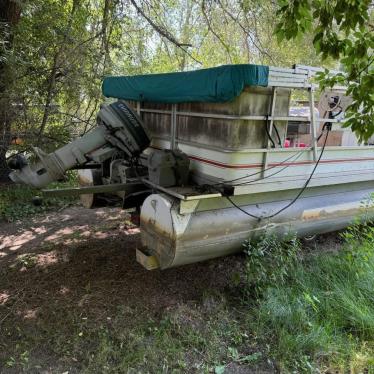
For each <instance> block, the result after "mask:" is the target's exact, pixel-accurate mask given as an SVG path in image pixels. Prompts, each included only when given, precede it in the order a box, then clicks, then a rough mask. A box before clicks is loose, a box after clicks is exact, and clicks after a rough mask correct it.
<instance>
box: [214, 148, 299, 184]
mask: <svg viewBox="0 0 374 374" xmlns="http://www.w3.org/2000/svg"><path fill="white" fill-rule="evenodd" d="M304 152H306V150H302V151H299V152H297V153H295V154H293V155H292V156H290V157H288V158H286V159H285V160H283V161H281V162H280V163H278V164H277V165H274V166H270V167H269V168H266V169H264V170H260V171H257V172H256V173H252V174H247V175H245V176H244V177H239V178H235V179H231V180H224V181H222V182H218V183H213V184H211V185H210V186H219V185H222V184H227V183H232V182H236V181H238V180H241V179H245V178H249V177H253V176H255V175H258V174H261V173H264V172H266V171H268V170H271V169H274V168H277V167H279V166H281V165H283V164H284V163H285V162H287V161H289V160H291V159H292V158H294V157H295V156H297V157H296V160H297V159H298V158H299V157H300V156H301V154H302V153H304ZM259 180H261V179H256V181H259Z"/></svg>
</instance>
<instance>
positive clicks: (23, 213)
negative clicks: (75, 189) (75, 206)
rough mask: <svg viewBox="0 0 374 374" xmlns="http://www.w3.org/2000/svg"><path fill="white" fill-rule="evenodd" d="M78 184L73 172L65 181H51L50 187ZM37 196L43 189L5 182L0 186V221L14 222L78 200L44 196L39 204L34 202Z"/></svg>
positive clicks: (40, 194)
mask: <svg viewBox="0 0 374 374" xmlns="http://www.w3.org/2000/svg"><path fill="white" fill-rule="evenodd" d="M76 185H77V180H76V174H74V173H73V172H71V173H70V174H68V179H67V180H66V181H65V182H56V183H51V184H50V185H49V186H48V188H57V187H58V188H62V187H72V186H76ZM35 196H42V193H41V191H39V190H36V189H35V188H32V187H29V186H26V185H20V184H5V185H2V186H0V222H1V221H6V222H14V221H17V220H20V219H22V218H26V217H29V216H32V215H35V214H40V213H43V212H47V211H51V210H53V209H59V208H62V207H65V206H68V205H70V204H72V203H73V202H75V201H76V197H59V198H43V203H42V204H41V205H40V206H37V205H35V204H34V203H33V198H34V197H35Z"/></svg>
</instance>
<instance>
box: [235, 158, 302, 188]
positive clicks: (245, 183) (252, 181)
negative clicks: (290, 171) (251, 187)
mask: <svg viewBox="0 0 374 374" xmlns="http://www.w3.org/2000/svg"><path fill="white" fill-rule="evenodd" d="M296 154H297V153H296ZM301 155H302V152H299V155H298V156H297V157H296V158H295V159H294V160H293V161H296V160H298V159H299V158H300V156H301ZM278 166H279V165H277V166H275V167H278ZM289 167H290V165H286V166H285V167H283V168H282V169H280V170H277V171H276V172H275V173H273V174H269V175H266V176H264V177H262V178H260V179H253V180H251V181H247V182H243V183H238V184H233V185H232V186H235V187H236V186H246V185H248V184H251V183H254V182H259V181H262V180H264V179H267V178H270V177H273V176H274V175H277V174H279V173H281V172H282V171H283V170H286V169H287V168H289ZM266 170H269V169H266ZM266 170H265V171H266Z"/></svg>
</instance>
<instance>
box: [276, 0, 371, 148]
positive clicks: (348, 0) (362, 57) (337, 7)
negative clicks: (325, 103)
mask: <svg viewBox="0 0 374 374" xmlns="http://www.w3.org/2000/svg"><path fill="white" fill-rule="evenodd" d="M278 4H279V10H278V16H280V21H279V23H278V25H277V28H276V34H277V36H278V38H279V39H280V40H283V39H288V40H289V39H293V38H297V37H298V36H300V35H302V34H305V33H309V32H312V33H313V35H314V39H313V44H314V48H315V49H316V51H317V53H319V54H320V55H321V56H322V58H323V59H326V58H328V57H332V58H334V59H336V60H338V59H339V61H340V64H341V67H342V68H343V70H344V74H338V75H337V76H335V77H331V76H329V72H328V71H326V72H325V73H324V74H320V75H319V77H318V78H319V81H320V83H321V88H324V87H332V86H333V85H335V84H339V85H345V86H347V94H349V95H351V96H352V99H353V102H352V104H351V105H350V106H349V108H348V110H347V119H348V121H347V126H351V128H352V130H353V131H355V132H356V134H357V135H358V137H359V139H360V140H361V141H365V140H368V139H369V138H370V137H371V136H372V135H373V134H374V93H373V87H374V32H373V31H374V23H373V5H372V4H371V1H370V0H333V1H331V0H318V1H317V0H313V1H311V0H292V1H285V0H279V1H278Z"/></svg>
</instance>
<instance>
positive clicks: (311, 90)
mask: <svg viewBox="0 0 374 374" xmlns="http://www.w3.org/2000/svg"><path fill="white" fill-rule="evenodd" d="M309 111H310V129H311V133H312V151H313V160H314V161H317V158H318V155H317V147H318V142H317V129H316V125H317V122H316V118H315V115H314V88H313V86H312V87H310V88H309ZM318 123H319V122H318Z"/></svg>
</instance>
